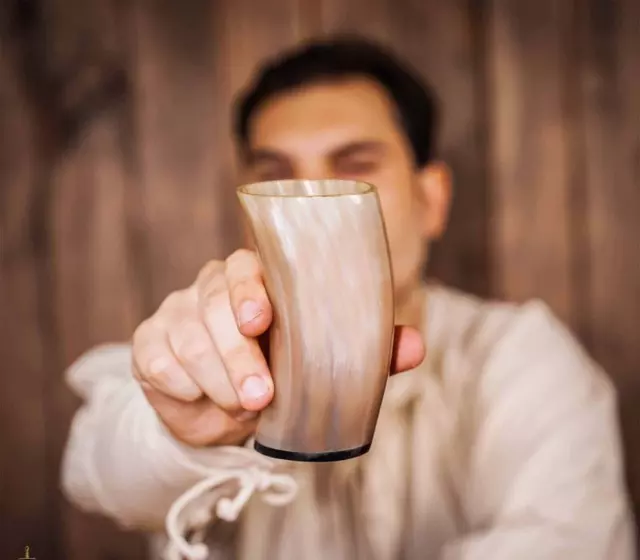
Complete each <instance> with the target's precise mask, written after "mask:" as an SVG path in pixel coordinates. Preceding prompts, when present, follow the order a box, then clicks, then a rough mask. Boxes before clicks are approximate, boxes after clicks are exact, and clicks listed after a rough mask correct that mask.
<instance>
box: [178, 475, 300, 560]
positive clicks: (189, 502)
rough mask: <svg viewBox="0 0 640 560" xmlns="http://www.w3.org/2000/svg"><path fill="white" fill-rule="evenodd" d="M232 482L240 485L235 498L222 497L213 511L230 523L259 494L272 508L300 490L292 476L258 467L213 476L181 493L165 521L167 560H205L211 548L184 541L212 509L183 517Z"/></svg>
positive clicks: (204, 522)
mask: <svg viewBox="0 0 640 560" xmlns="http://www.w3.org/2000/svg"><path fill="white" fill-rule="evenodd" d="M232 480H237V481H238V482H239V484H240V488H239V490H238V492H237V493H236V495H235V496H234V497H233V498H228V497H222V498H220V499H219V500H218V501H217V503H216V504H215V508H214V510H215V514H216V516H217V517H218V518H219V519H223V520H224V521H227V522H233V521H236V520H237V519H238V516H239V515H240V513H241V512H242V509H243V508H244V507H245V505H246V504H247V502H248V501H249V500H250V498H251V496H252V495H253V494H254V492H256V491H258V492H260V494H261V496H262V499H263V500H264V501H265V502H266V503H268V504H269V505H272V506H282V505H285V504H287V503H289V502H290V501H291V500H292V499H293V498H294V496H295V494H296V492H297V488H298V487H297V484H296V481H295V480H294V479H293V477H291V476H290V475H286V474H276V473H273V472H272V471H271V470H269V469H262V468H258V467H250V468H248V469H242V470H240V469H238V470H233V469H229V470H227V471H216V472H214V473H212V474H211V475H210V476H208V477H207V478H205V479H204V480H202V481H200V482H198V483H197V484H194V485H193V486H192V487H191V488H190V489H189V490H187V491H186V492H185V493H184V494H182V496H180V497H179V498H178V499H177V500H176V501H175V502H174V503H173V505H172V506H171V508H170V509H169V513H168V514H167V520H166V529H167V535H168V536H169V541H170V544H169V547H168V549H167V552H166V557H167V558H170V559H173V558H178V557H184V558H187V559H188V560H205V559H206V558H207V557H208V555H209V549H208V547H207V546H206V545H205V544H204V543H201V542H198V543H189V542H188V541H187V540H186V539H185V538H184V534H185V533H186V532H187V530H188V529H191V528H194V527H197V528H200V527H202V525H203V524H206V523H208V522H209V521H210V519H211V512H210V509H209V506H208V505H204V504H201V507H200V508H198V507H195V508H193V509H192V511H191V512H190V516H189V517H190V518H189V519H183V517H185V516H183V515H182V514H183V513H184V512H185V510H186V509H187V508H188V507H189V506H194V505H195V506H197V505H198V504H197V502H198V500H200V499H201V498H203V497H204V496H206V495H207V494H209V493H210V492H212V491H213V490H215V489H216V488H217V487H219V486H221V485H222V484H225V483H226V482H229V481H232Z"/></svg>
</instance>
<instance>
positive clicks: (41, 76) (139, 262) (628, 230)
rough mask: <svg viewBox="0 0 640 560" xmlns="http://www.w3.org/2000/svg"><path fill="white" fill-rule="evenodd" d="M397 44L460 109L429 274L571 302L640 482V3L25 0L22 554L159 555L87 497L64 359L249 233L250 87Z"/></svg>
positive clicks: (0, 545)
mask: <svg viewBox="0 0 640 560" xmlns="http://www.w3.org/2000/svg"><path fill="white" fill-rule="evenodd" d="M338 30H339V31H357V32H359V33H362V34H364V35H367V36H371V37H374V38H378V39H380V40H382V41H385V42H387V43H389V44H390V45H392V46H393V47H394V48H395V49H396V50H397V52H399V53H400V54H402V55H405V56H406V57H408V59H409V60H410V61H411V62H412V63H413V64H414V65H415V66H416V67H417V68H418V69H419V71H420V72H421V73H422V74H423V75H424V76H425V77H427V78H428V79H429V80H430V81H431V82H432V83H433V84H434V86H435V89H436V90H437V92H438V93H439V95H440V97H441V99H442V102H443V109H444V130H443V134H442V137H441V143H440V148H441V154H442V156H443V157H444V159H446V161H448V162H449V163H450V165H451V166H452V167H453V170H454V173H455V180H456V187H457V192H456V198H455V206H454V211H453V216H452V223H451V227H450V230H449V232H448V234H447V236H446V238H445V239H444V240H443V242H442V243H441V244H440V246H439V247H438V249H437V251H436V254H435V255H434V257H433V260H432V263H431V268H430V274H431V275H432V276H434V277H436V278H439V279H440V280H442V281H444V282H447V283H449V284H451V285H453V286H456V287H459V288H462V289H464V290H467V291H469V292H472V293H475V294H478V295H481V296H489V297H500V298H508V299H511V300H517V301H520V300H524V299H527V298H532V297H538V298H542V299H544V300H545V301H546V302H548V303H549V304H550V305H551V307H552V308H553V309H554V310H555V312H556V313H557V314H558V315H559V316H560V317H561V318H562V319H563V320H564V321H566V322H567V323H568V324H569V325H570V326H571V327H572V328H573V329H574V330H575V332H576V333H577V334H578V336H579V337H580V339H581V340H582V341H583V342H584V343H585V344H586V345H587V347H588V349H589V350H590V352H591V353H592V354H593V355H594V356H595V358H596V359H597V360H598V361H599V362H600V363H601V364H602V365H603V366H604V367H605V368H606V369H607V371H608V372H609V373H610V375H611V376H612V378H613V380H614V382H615V383H616V385H617V386H618V388H619V390H620V395H621V408H622V420H623V426H624V437H625V449H626V457H627V465H628V468H627V474H628V478H629V483H630V488H631V490H632V493H633V494H634V496H635V497H636V503H637V502H638V498H640V340H639V335H638V333H639V332H640V221H639V220H638V215H639V214H640V2H639V1H638V0H608V1H607V0H536V1H531V0H447V1H442V0H350V1H346V0H270V1H261V0H210V1H208V0H188V1H183V2H178V1H175V0H156V1H151V0H2V2H1V5H0V228H1V229H0V374H1V378H0V381H1V383H2V390H1V391H0V446H1V447H0V449H1V451H0V533H1V534H0V553H1V554H2V555H3V558H4V557H6V558H14V557H15V558H17V557H18V556H21V555H22V553H23V551H24V546H26V545H29V546H30V547H31V553H32V555H33V556H36V557H38V558H42V560H47V559H49V560H50V559H60V560H63V559H64V560H76V559H77V560H79V559H81V558H82V559H85V558H91V559H97V560H111V559H121V558H143V557H144V554H145V545H144V541H143V539H142V538H141V537H139V536H137V535H131V534H126V533H124V532H122V531H120V530H118V529H117V528H116V527H115V526H114V525H113V524H111V523H110V522H108V521H105V520H102V519H98V518H94V517H91V516H86V515H83V514H81V513H79V512H78V511H75V510H74V509H72V508H71V506H69V505H68V504H67V503H66V502H65V501H64V499H63V498H62V496H61V495H60V493H59V490H58V473H59V462H60V458H61V453H62V449H63V446H64V443H65V439H66V436H67V431H68V427H69V422H70V419H71V417H72V415H73V413H74V411H75V410H76V408H77V406H78V402H77V400H76V399H75V398H74V397H73V396H72V395H71V394H70V392H69V391H68V390H67V388H66V387H65V385H64V380H63V371H64V369H65V367H66V366H68V365H69V364H70V363H71V362H72V361H73V360H74V359H75V358H77V357H78V356H79V355H80V354H81V353H82V352H83V351H85V350H87V349H88V348H89V347H91V346H92V345H95V344H98V343H101V342H105V341H120V340H126V339H128V337H129V336H130V335H131V333H132V331H133V329H134V328H135V326H136V325H137V324H138V323H139V322H140V321H141V320H142V319H143V318H145V317H147V316H148V315H150V314H151V313H152V312H153V311H154V310H155V308H156V306H157V305H158V304H159V303H160V302H161V300H162V299H163V298H164V297H165V296H166V295H167V294H168V293H169V292H170V291H172V290H174V289H176V288H181V287H184V286H186V285H187V284H189V283H191V281H192V280H193V278H194V277H195V274H196V272H197V271H198V269H199V268H200V267H201V266H202V264H203V263H204V262H205V261H207V260H209V259H211V258H216V257H223V256H225V255H227V254H228V253H229V252H230V251H232V250H234V249H235V248H237V247H239V246H241V245H242V243H243V228H242V226H241V225H240V221H239V213H238V209H237V207H236V201H235V194H234V191H233V186H234V183H235V181H234V173H235V171H234V169H235V163H234V154H233V146H232V144H231V140H230V135H229V105H230V102H231V100H232V98H233V95H234V93H235V92H236V91H237V90H238V88H239V87H240V86H242V85H243V84H244V83H245V81H246V80H247V78H248V77H249V75H250V73H251V71H252V69H253V68H254V66H255V64H256V63H257V62H258V61H259V60H260V59H261V58H262V57H264V56H267V55H271V54H273V53H275V52H277V51H278V50H279V49H281V48H282V47H285V46H289V45H292V44H294V43H295V42H297V41H300V40H302V39H304V38H307V37H310V36H313V35H318V34H322V33H327V32H332V31H338Z"/></svg>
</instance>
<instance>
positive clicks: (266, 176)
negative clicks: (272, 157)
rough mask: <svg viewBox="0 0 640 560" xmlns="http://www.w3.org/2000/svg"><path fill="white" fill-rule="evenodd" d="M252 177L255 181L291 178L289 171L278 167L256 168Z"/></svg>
mask: <svg viewBox="0 0 640 560" xmlns="http://www.w3.org/2000/svg"><path fill="white" fill-rule="evenodd" d="M253 175H254V177H255V178H256V180H257V181H278V180H283V179H292V178H293V174H292V173H291V169H289V168H287V167H279V166H278V167H262V168H256V169H254V171H253Z"/></svg>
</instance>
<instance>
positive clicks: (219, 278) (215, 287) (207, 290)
mask: <svg viewBox="0 0 640 560" xmlns="http://www.w3.org/2000/svg"><path fill="white" fill-rule="evenodd" d="M226 291H227V279H226V277H225V275H224V274H222V273H220V274H216V275H214V276H212V277H211V278H209V280H208V281H207V282H206V283H205V284H204V285H203V286H202V288H201V293H200V295H201V298H202V299H203V300H205V301H206V300H211V299H214V298H215V297H216V296H219V295H220V294H223V293H225V292H226Z"/></svg>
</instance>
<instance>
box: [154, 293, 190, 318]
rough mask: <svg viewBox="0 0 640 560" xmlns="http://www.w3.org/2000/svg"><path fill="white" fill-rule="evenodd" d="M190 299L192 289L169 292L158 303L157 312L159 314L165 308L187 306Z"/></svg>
mask: <svg viewBox="0 0 640 560" xmlns="http://www.w3.org/2000/svg"><path fill="white" fill-rule="evenodd" d="M191 301H192V291H191V290H190V289H185V290H177V291H175V292H172V293H170V294H169V295H168V296H167V297H166V298H165V300H164V301H163V302H162V304H161V305H160V309H159V310H158V313H159V314H161V313H163V312H164V311H167V310H172V311H173V310H176V309H182V308H184V307H187V306H188V305H189V304H190V303H191Z"/></svg>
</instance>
